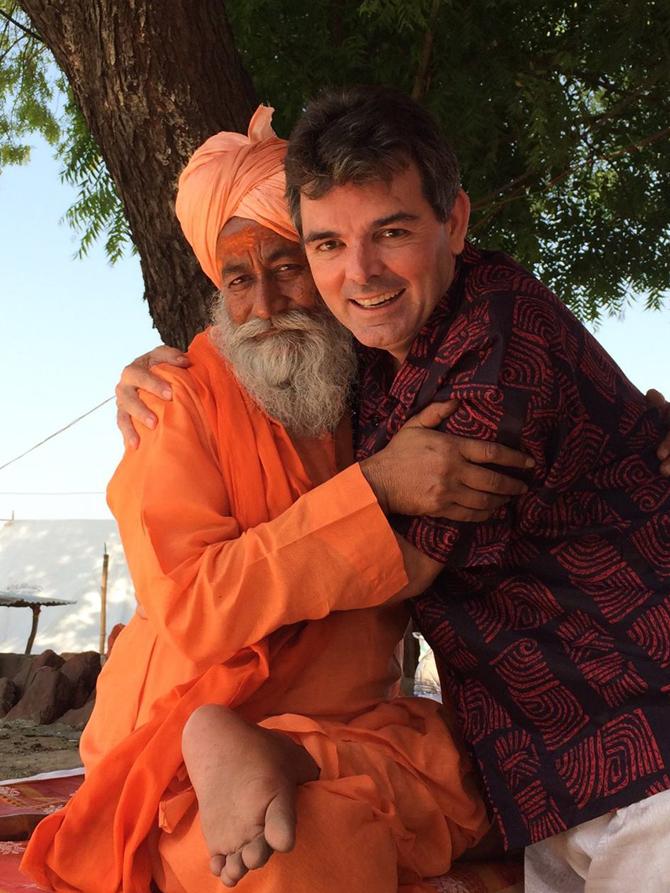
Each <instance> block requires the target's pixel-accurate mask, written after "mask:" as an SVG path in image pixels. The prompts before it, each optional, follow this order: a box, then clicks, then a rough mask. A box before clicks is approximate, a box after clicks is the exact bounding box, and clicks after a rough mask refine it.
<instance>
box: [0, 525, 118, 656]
mask: <svg viewBox="0 0 670 893" xmlns="http://www.w3.org/2000/svg"><path fill="white" fill-rule="evenodd" d="M105 543H106V544H107V551H108V552H109V556H110V558H109V577H108V588H107V633H108V634H109V632H110V631H111V629H112V627H113V626H114V624H115V623H119V622H120V623H127V622H128V620H130V618H131V617H132V614H133V612H134V610H135V596H134V589H133V585H132V582H131V580H130V575H129V573H128V568H127V566H126V562H125V559H124V556H123V549H122V547H121V542H120V540H119V534H118V531H117V529H116V524H115V522H114V521H92V520H85V521H73V520H67V521H13V522H9V523H6V524H4V525H3V526H2V527H0V589H9V588H11V586H12V585H13V584H14V585H16V584H20V583H24V584H30V585H34V586H41V587H42V588H41V591H40V592H39V593H38V595H40V596H41V597H44V598H60V599H66V600H68V601H75V602H76V604H74V605H63V606H58V607H50V608H47V607H44V608H42V611H41V615H40V620H39V627H38V630H37V638H36V639H35V644H34V645H33V648H32V653H33V654H39V653H40V652H42V651H44V650H45V649H46V648H52V649H53V650H54V651H57V652H62V651H87V650H93V651H97V650H98V646H99V636H100V583H101V574H102V555H103V549H104V544H105ZM31 620H32V612H31V611H30V609H28V608H8V607H0V651H3V652H19V653H22V652H23V650H24V649H25V646H26V641H27V639H28V634H29V632H30V625H31Z"/></svg>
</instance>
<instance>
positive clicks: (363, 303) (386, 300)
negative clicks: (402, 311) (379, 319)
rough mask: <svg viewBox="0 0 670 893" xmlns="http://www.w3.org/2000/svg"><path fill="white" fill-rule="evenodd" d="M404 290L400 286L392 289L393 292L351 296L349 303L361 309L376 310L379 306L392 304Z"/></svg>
mask: <svg viewBox="0 0 670 893" xmlns="http://www.w3.org/2000/svg"><path fill="white" fill-rule="evenodd" d="M404 291H405V289H404V288H401V289H400V291H394V292H393V294H388V293H387V294H383V295H375V296H374V297H373V298H352V299H351V303H352V304H355V305H356V306H357V307H360V308H361V309H362V310H378V309H379V308H380V307H388V306H389V304H393V303H394V302H395V301H397V300H398V298H399V297H400V296H401V295H402V294H403V292H404Z"/></svg>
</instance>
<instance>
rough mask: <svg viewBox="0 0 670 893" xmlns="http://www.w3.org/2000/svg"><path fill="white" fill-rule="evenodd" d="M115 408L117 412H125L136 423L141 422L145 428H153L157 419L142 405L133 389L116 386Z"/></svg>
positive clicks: (144, 404)
mask: <svg viewBox="0 0 670 893" xmlns="http://www.w3.org/2000/svg"><path fill="white" fill-rule="evenodd" d="M116 408H117V412H125V413H127V414H128V415H129V416H132V418H133V419H135V420H136V421H138V422H141V423H142V424H143V425H145V426H146V427H147V428H155V427H156V422H157V421H158V418H157V417H156V415H155V413H153V412H152V411H151V410H150V409H149V408H148V407H147V405H146V403H143V402H142V401H141V400H140V398H139V396H138V394H137V391H136V390H135V389H134V388H129V387H122V386H121V385H117V386H116Z"/></svg>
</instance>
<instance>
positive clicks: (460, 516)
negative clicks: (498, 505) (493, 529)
mask: <svg viewBox="0 0 670 893" xmlns="http://www.w3.org/2000/svg"><path fill="white" fill-rule="evenodd" d="M493 511H494V510H491V511H485V510H483V509H469V508H466V507H465V506H463V505H457V504H456V503H454V505H452V506H450V507H449V508H448V509H447V510H446V511H445V513H444V515H442V516H441V517H443V518H448V519H449V520H450V521H473V522H477V521H488V519H489V518H490V517H491V515H492V514H493Z"/></svg>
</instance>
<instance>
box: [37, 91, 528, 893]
mask: <svg viewBox="0 0 670 893" xmlns="http://www.w3.org/2000/svg"><path fill="white" fill-rule="evenodd" d="M270 115H271V110H268V109H259V110H258V112H257V113H256V115H255V116H254V118H253V119H252V122H251V124H250V127H249V135H248V137H246V138H245V137H243V136H241V135H239V134H228V133H222V134H218V135H217V136H215V137H212V138H211V139H210V140H208V141H207V142H206V143H205V144H204V145H203V146H202V147H201V149H199V150H198V151H197V152H196V153H195V155H194V156H193V158H192V160H191V162H190V163H189V165H188V166H187V168H186V170H185V171H184V173H183V175H182V177H181V179H180V185H179V194H178V199H177V213H178V216H179V219H180V222H181V224H182V227H183V229H184V232H185V234H186V237H187V238H188V240H189V242H190V243H191V245H192V246H193V249H194V251H195V253H196V256H197V257H198V259H199V260H200V263H201V265H202V267H203V270H205V272H206V273H207V274H208V275H209V276H210V278H211V279H212V280H213V281H214V282H215V283H216V285H217V286H218V288H219V289H220V299H219V302H218V304H217V307H216V308H215V311H214V317H215V325H214V326H213V327H212V328H211V329H210V330H208V331H207V332H205V333H203V334H201V335H199V336H198V337H196V339H195V340H194V341H193V343H192V345H191V348H190V350H189V358H190V361H191V366H190V368H189V369H187V370H178V369H170V370H165V373H164V374H165V379H166V381H167V382H168V383H169V385H170V387H171V388H172V391H173V400H172V401H170V402H168V403H163V402H161V401H158V400H155V401H152V407H153V409H154V411H155V412H156V413H157V415H158V416H159V420H160V424H159V425H158V426H157V428H156V429H155V430H154V431H152V432H150V433H148V434H147V435H145V436H144V438H143V440H142V443H141V445H140V447H139V449H138V450H129V451H127V452H126V454H125V456H124V458H123V460H122V462H121V464H120V466H119V468H118V469H117V471H116V473H115V475H114V478H113V479H112V482H111V484H110V487H109V502H110V505H111V507H112V510H113V511H114V513H115V515H116V517H117V519H118V522H119V527H120V531H121V536H122V539H123V543H124V548H125V551H126V555H127V558H128V563H129V566H130V568H131V572H132V574H133V579H134V583H135V587H136V590H137V596H138V602H139V607H138V612H137V614H136V616H135V617H134V618H133V620H132V621H131V622H130V624H129V625H128V627H127V628H126V629H125V630H124V631H123V633H122V634H121V635H120V636H119V638H118V640H117V642H116V644H115V647H114V651H113V652H112V654H111V657H110V659H109V661H108V663H107V664H106V666H105V668H104V671H103V673H102V675H101V678H100V682H99V685H98V695H97V703H96V708H95V711H94V714H93V717H92V719H91V722H90V723H89V725H88V727H87V729H86V731H85V734H84V736H83V738H82V745H81V746H82V756H83V758H84V761H85V765H86V769H87V777H86V780H85V782H84V784H83V786H82V788H81V789H80V790H79V791H78V792H77V794H75V796H74V797H73V799H72V800H71V801H70V803H69V804H68V806H67V807H66V808H65V809H64V810H62V811H60V812H59V813H56V814H54V815H52V816H49V817H48V818H47V819H45V820H44V822H43V823H42V824H41V825H40V826H39V827H38V829H37V831H36V832H35V835H34V836H33V839H32V840H31V843H30V846H29V848H28V851H27V853H26V857H25V859H24V864H23V867H24V869H25V870H26V871H27V872H28V873H29V874H31V875H32V876H33V877H35V878H36V879H37V880H38V881H39V882H40V883H41V884H43V885H44V886H45V887H47V888H49V889H53V890H56V891H63V893H65V891H68V893H73V891H82V893H84V891H95V893H119V891H123V893H146V891H148V890H149V889H150V886H151V885H152V884H153V885H154V886H157V887H158V888H159V889H160V890H161V891H163V893H184V891H187V893H207V891H214V890H218V889H220V885H221V883H222V882H223V883H224V884H225V885H226V886H234V885H235V884H236V883H238V882H240V885H241V889H242V890H244V891H249V893H251V891H267V893H270V891H291V893H297V891H310V893H313V891H317V890H318V891H320V893H341V891H342V890H344V889H346V890H350V891H353V893H390V891H395V890H397V889H401V890H403V891H406V893H409V891H419V890H423V889H425V885H424V883H423V881H422V879H423V878H425V877H428V876H432V875H438V874H441V873H444V872H445V871H447V870H448V869H449V866H450V864H451V860H452V858H454V857H456V856H458V855H459V854H460V853H461V852H463V850H464V849H465V848H466V847H468V846H470V845H471V844H473V843H475V842H476V841H477V840H478V839H479V837H480V836H481V835H482V833H483V832H484V830H485V828H486V824H487V823H486V817H485V814H484V809H483V806H482V803H481V801H480V799H479V797H478V796H477V794H476V792H475V791H474V788H473V786H472V783H471V780H470V779H469V777H468V766H467V763H466V762H465V760H464V759H463V757H462V756H461V754H460V753H459V750H458V749H457V747H456V746H455V744H454V742H453V740H452V738H451V736H450V733H449V732H448V730H447V728H446V726H445V724H444V723H443V720H442V718H441V715H440V707H439V705H437V704H436V703H435V702H432V701H428V700H421V699H414V698H395V699H394V698H391V697H390V692H391V689H392V688H393V686H394V684H395V683H396V682H397V675H398V674H397V672H396V668H397V665H396V664H395V662H394V659H393V657H394V649H395V647H396V645H397V643H398V641H399V640H400V639H401V637H402V633H403V630H404V628H405V625H406V623H407V617H408V615H407V610H406V608H405V606H404V604H403V603H402V601H401V600H402V599H403V598H407V597H409V596H411V595H413V594H416V593H418V592H420V591H421V590H422V588H423V586H424V585H425V582H426V580H427V579H428V578H429V576H432V574H434V563H433V562H432V560H431V559H423V558H422V557H421V555H420V553H419V552H418V551H417V550H415V549H413V548H412V547H410V546H408V545H407V544H406V543H405V542H404V541H403V540H402V539H401V538H400V537H398V536H397V535H395V534H394V533H393V532H392V530H391V528H390V527H389V525H388V523H387V521H386V518H385V514H384V511H385V512H396V513H406V514H436V515H441V514H443V513H444V511H445V507H444V499H443V495H444V492H445V484H444V481H443V478H444V472H445V467H446V466H445V462H444V459H443V454H442V450H441V446H442V444H443V443H444V441H443V440H442V439H441V438H442V435H440V434H438V433H436V432H434V431H431V430H425V428H424V426H427V427H430V425H432V424H435V423H437V421H438V420H439V419H440V418H443V417H444V415H445V414H446V412H448V409H449V407H444V406H432V407H428V409H427V410H425V411H424V413H423V414H421V416H419V417H418V419H417V420H415V421H414V422H413V424H412V425H408V426H406V428H405V429H403V431H401V432H399V434H398V435H397V436H396V437H395V438H394V439H393V441H392V442H391V443H390V444H389V446H388V447H387V448H386V449H385V450H383V451H381V452H380V453H378V454H377V455H376V456H374V457H372V458H370V459H369V460H366V461H365V462H364V463H360V464H352V455H351V432H350V428H349V427H348V414H347V413H346V411H345V410H346V395H347V390H348V386H349V384H350V383H351V380H352V378H353V374H354V370H355V362H354V355H353V352H352V347H351V342H350V340H349V338H348V336H347V335H346V333H344V332H343V330H341V329H340V328H339V327H338V326H337V324H335V323H334V322H333V320H332V318H331V317H330V316H329V315H328V314H327V313H325V312H324V311H323V310H322V308H321V306H320V304H319V303H318V301H317V296H316V293H315V290H314V286H313V282H312V280H311V277H310V275H309V271H308V268H307V266H306V263H305V259H304V254H303V253H302V250H301V248H300V247H299V244H298V242H297V237H296V235H295V232H294V230H293V228H292V226H291V223H290V221H289V218H288V216H287V212H286V206H285V203H284V200H283V184H284V181H283V166H282V165H283V156H284V152H285V144H284V143H283V142H282V141H281V140H279V139H277V137H276V136H275V135H274V134H273V133H272V130H271V127H270ZM462 443H463V444H464V446H463V447H462V449H464V450H466V451H467V450H468V449H469V448H470V447H469V446H468V444H470V443H471V442H470V441H463V442H462ZM471 448H472V450H473V452H472V456H473V458H475V459H476V458H477V457H479V459H480V461H488V462H490V461H491V460H492V459H493V460H495V461H498V462H499V463H501V464H506V465H516V466H517V467H524V465H525V463H526V460H525V458H524V457H523V456H521V455H520V454H518V453H516V452H514V451H512V450H509V449H507V448H505V447H503V446H496V447H495V451H494V453H491V452H490V449H488V448H487V447H486V446H485V445H479V444H476V443H474V442H473V443H472V444H471ZM478 448H479V449H480V450H481V453H477V452H476V450H477V449H478ZM474 467H475V466H473V468H474ZM482 474H484V475H485V476H486V478H487V480H489V481H490V479H491V475H492V474H493V475H494V479H495V477H496V475H495V473H492V472H491V471H490V470H482ZM498 477H499V480H498V484H497V486H498V488H499V489H500V490H501V491H502V492H503V493H504V494H507V495H511V494H513V493H518V492H521V491H522V490H523V489H524V485H523V484H521V483H519V482H516V481H509V480H508V481H507V482H506V480H505V479H503V478H502V477H501V476H498ZM423 494H428V495H427V496H425V495H423ZM505 498H506V496H504V495H503V496H500V495H498V496H489V497H488V498H487V500H486V504H487V505H488V508H489V511H490V510H491V509H492V508H494V507H495V506H496V505H500V504H501V502H502V501H504V499H505ZM382 508H383V509H384V511H382ZM476 511H477V510H476ZM481 511H483V509H482V510H481ZM353 608H356V609H357V610H351V609H353ZM273 851H278V852H280V853H281V855H275V856H272V853H273ZM271 856H272V858H271ZM250 869H254V870H250Z"/></svg>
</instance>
